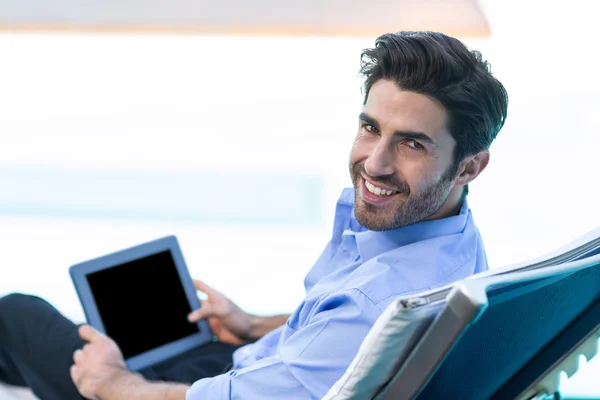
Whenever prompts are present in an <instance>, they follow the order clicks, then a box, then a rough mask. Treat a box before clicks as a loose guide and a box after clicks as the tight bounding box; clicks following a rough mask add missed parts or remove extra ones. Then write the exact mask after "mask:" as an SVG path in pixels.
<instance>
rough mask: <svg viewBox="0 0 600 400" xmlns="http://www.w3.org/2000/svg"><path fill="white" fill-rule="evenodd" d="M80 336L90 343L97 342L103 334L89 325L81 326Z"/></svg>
mask: <svg viewBox="0 0 600 400" xmlns="http://www.w3.org/2000/svg"><path fill="white" fill-rule="evenodd" d="M79 336H80V337H81V338H82V339H83V340H85V341H87V342H90V343H93V342H97V341H98V340H101V339H102V338H103V335H102V334H101V333H100V332H98V331H97V330H95V329H94V328H92V327H91V326H89V325H81V326H80V327H79Z"/></svg>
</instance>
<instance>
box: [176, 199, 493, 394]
mask: <svg viewBox="0 0 600 400" xmlns="http://www.w3.org/2000/svg"><path fill="white" fill-rule="evenodd" d="M485 270H487V260H486V256H485V252H484V248H483V244H482V241H481V237H480V235H479V232H478V230H477V228H476V227H475V224H474V222H473V218H472V216H471V211H470V210H469V207H468V205H467V202H466V200H465V202H464V203H463V205H462V207H461V210H460V213H459V215H456V216H452V217H449V218H444V219H440V220H435V221H423V222H419V223H416V224H413V225H409V226H405V227H402V228H398V229H395V230H391V231H382V232H375V231H369V230H366V229H365V228H363V227H362V226H360V224H359V223H358V222H357V221H356V219H355V218H354V190H353V189H345V190H344V191H343V192H342V196H341V197H340V199H339V201H338V203H337V208H336V214H335V222H334V227H333V236H332V238H331V241H330V242H329V243H328V244H327V247H326V248H325V250H324V251H323V253H322V254H321V256H320V258H319V259H318V260H317V262H316V264H315V265H314V266H313V268H312V269H311V270H310V272H309V273H308V275H307V276H306V279H305V282H304V283H305V287H306V297H305V299H304V301H303V302H302V304H300V306H299V307H298V308H297V309H296V310H295V311H294V313H293V314H292V315H291V316H290V318H289V319H288V321H287V323H286V324H285V325H284V326H282V327H280V328H278V329H276V330H274V331H272V332H271V333H269V334H267V335H266V336H264V337H263V338H262V339H260V340H259V341H257V342H255V343H253V344H249V345H246V346H244V347H241V348H239V349H238V350H237V351H236V352H235V353H234V355H233V362H234V368H235V370H233V371H231V372H229V373H226V374H223V375H219V376H217V377H214V378H206V379H201V380H199V381H197V382H196V383H194V385H192V387H191V388H190V389H189V390H188V392H187V397H186V399H187V400H209V399H210V400H213V399H214V400H217V399H218V400H225V399H243V400H254V399H265V398H268V399H285V400H296V399H298V400H300V399H320V398H322V397H323V396H324V395H325V393H327V391H328V390H329V388H330V387H331V386H333V384H334V383H335V382H336V381H337V380H338V379H339V378H340V377H341V376H342V374H343V373H344V371H345V370H346V368H347V367H348V366H349V365H350V363H351V361H352V359H353V358H354V356H355V355H356V353H357V352H358V348H359V346H360V344H361V342H362V341H363V339H364V338H365V336H366V335H367V333H368V331H369V329H370V328H371V326H372V325H373V324H374V323H375V320H376V319H377V317H379V316H380V315H381V313H382V311H383V310H385V308H386V307H387V306H388V305H389V304H390V303H391V302H392V301H393V300H394V299H395V298H396V297H397V296H399V295H407V294H411V293H417V292H422V291H425V290H428V289H433V288H436V287H440V286H444V285H446V284H448V283H451V282H454V281H457V280H461V279H463V278H466V277H467V276H469V275H472V274H474V273H478V272H482V271H485Z"/></svg>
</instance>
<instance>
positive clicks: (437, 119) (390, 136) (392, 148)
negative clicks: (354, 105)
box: [350, 79, 457, 230]
mask: <svg viewBox="0 0 600 400" xmlns="http://www.w3.org/2000/svg"><path fill="white" fill-rule="evenodd" d="M455 145H456V143H455V141H454V139H453V138H452V136H451V135H450V132H449V131H448V127H447V113H446V110H445V109H444V107H443V106H442V105H441V104H440V103H438V102H436V101H435V100H432V99H431V98H429V97H427V96H425V95H422V94H418V93H414V92H408V91H404V90H400V89H398V87H397V86H396V84H395V83H393V82H390V81H387V80H383V79H381V80H379V81H377V82H375V83H374V84H373V86H371V90H370V91H369V95H368V99H367V103H366V104H365V107H364V110H363V112H362V113H361V115H360V117H359V126H358V133H357V135H356V139H355V141H354V145H353V146H352V151H351V153H350V174H351V177H352V182H353V183H354V188H355V189H356V203H355V215H356V218H357V220H358V222H359V223H360V224H361V225H362V226H364V227H366V228H368V229H371V230H389V229H395V228H399V227H401V226H405V225H409V224H412V223H415V222H418V221H421V220H424V219H427V218H429V217H431V216H432V215H433V214H435V213H436V212H437V211H438V210H439V209H440V208H441V207H442V205H444V202H445V201H446V199H447V198H448V194H449V193H450V190H451V189H452V188H453V187H454V184H455V182H454V180H455V175H456V172H457V169H456V168H455V164H454V156H453V154H454V147H455Z"/></svg>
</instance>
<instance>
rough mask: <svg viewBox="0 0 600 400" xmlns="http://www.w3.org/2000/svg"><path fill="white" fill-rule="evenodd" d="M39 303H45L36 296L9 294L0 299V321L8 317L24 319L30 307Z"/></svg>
mask: <svg viewBox="0 0 600 400" xmlns="http://www.w3.org/2000/svg"><path fill="white" fill-rule="evenodd" d="M39 302H44V303H45V301H44V300H42V299H40V298H39V297H37V296H31V295H28V294H23V293H11V294H8V295H6V296H3V297H0V320H2V319H4V318H7V317H8V316H21V317H24V316H26V315H27V313H28V310H30V309H31V306H32V305H33V304H36V303H39Z"/></svg>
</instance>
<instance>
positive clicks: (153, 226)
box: [0, 0, 600, 398]
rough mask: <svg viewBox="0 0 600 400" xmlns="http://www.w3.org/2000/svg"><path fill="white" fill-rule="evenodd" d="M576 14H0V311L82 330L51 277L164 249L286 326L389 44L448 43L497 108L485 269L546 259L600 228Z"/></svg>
mask: <svg viewBox="0 0 600 400" xmlns="http://www.w3.org/2000/svg"><path fill="white" fill-rule="evenodd" d="M288 3H289V4H288ZM595 4H596V3H595V2H591V1H584V0H571V1H568V2H567V1H555V2H553V1H538V0H530V1H523V0H521V1H515V0H504V1H493V0H480V1H475V0H452V1H441V0H439V1H435V0H427V1H416V0H398V1H397V2H393V3H392V2H389V1H384V0H381V1H373V2H366V1H365V2H359V1H341V0H337V1H328V2H319V1H310V2H295V3H292V2H281V1H279V2H277V1H274V0H271V1H268V0H262V1H254V2H241V1H240V0H237V1H233V0H228V1H222V2H219V3H218V4H217V3H216V2H214V3H213V2H211V3H209V2H206V1H196V2H192V1H184V0H181V1H177V2H159V1H143V2H142V1H141V0H129V1H126V2H123V1H100V0H90V1H87V2H79V1H75V0H61V1H56V2H53V5H52V6H51V7H50V6H48V5H45V6H44V5H42V3H40V2H37V1H33V0H31V1H29V0H20V1H16V0H15V1H13V0H4V1H3V2H0V250H1V251H0V295H2V294H6V293H10V292H15V291H18V292H25V293H32V294H37V295H39V296H41V297H44V298H46V299H47V300H48V301H50V302H51V303H52V304H54V305H55V306H56V307H57V308H58V309H59V310H61V311H62V312H64V313H65V314H66V315H67V316H68V317H70V318H72V319H73V320H75V321H83V319H84V317H83V312H82V310H81V307H80V306H79V301H78V299H77V296H76V293H75V291H74V289H73V286H72V283H71V280H70V278H69V275H68V268H69V266H70V265H72V264H74V263H78V262H81V261H84V260H87V259H90V258H93V257H97V256H100V255H103V254H105V253H108V252H112V251H116V250H119V249H122V248H125V247H129V246H132V245H135V244H138V243H141V242H144V241H147V240H151V239H155V238H158V237H162V236H166V235H170V234H175V235H177V237H178V238H179V241H180V244H181V246H182V249H183V252H184V255H185V258H186V261H187V264H188V267H189V268H190V270H191V272H192V275H193V276H195V277H197V278H200V279H203V280H205V281H206V282H207V283H209V284H211V285H213V286H214V287H216V288H218V289H220V290H221V291H222V292H224V293H225V294H226V295H228V296H230V297H231V298H232V299H233V300H234V301H236V302H238V303H239V304H240V305H241V306H242V307H244V308H245V309H247V310H248V311H250V312H254V313H258V314H270V313H278V312H290V311H291V310H293V309H294V308H295V307H296V305H297V304H298V303H299V302H300V301H301V300H302V298H303V293H304V290H303V286H302V283H303V277H304V275H305V274H306V272H307V271H308V270H309V269H310V267H311V266H312V264H313V262H314V261H315V260H316V258H317V257H318V256H319V254H320V252H321V251H322V249H323V247H324V245H325V244H326V243H327V241H328V239H329V237H330V234H331V227H332V221H333V210H334V206H335V201H336V199H337V197H338V196H339V194H340V192H341V190H342V188H343V187H346V186H350V180H349V177H348V172H347V157H348V152H349V150H350V146H351V143H352V140H353V137H354V134H355V132H356V125H357V116H358V113H359V112H360V108H361V101H362V94H361V90H360V89H361V83H362V82H361V80H360V79H359V77H358V75H357V72H358V68H359V55H360V52H361V50H362V49H363V48H366V47H371V46H372V45H373V44H374V40H375V38H376V37H377V36H379V34H381V33H385V32H391V31H399V30H419V29H427V30H436V31H442V32H445V33H448V34H451V35H454V36H457V37H458V38H460V39H462V40H463V41H464V42H465V43H466V44H467V45H468V46H469V47H470V48H472V49H477V50H480V51H481V52H482V53H483V55H484V58H485V59H487V60H488V61H489V62H490V63H491V65H492V70H493V72H494V74H495V75H496V76H497V77H498V78H499V79H500V80H501V81H502V82H503V83H504V85H505V87H506V88H507V91H508V93H509V99H510V106H509V114H508V119H507V123H506V125H505V127H504V129H503V130H502V131H501V132H500V134H499V136H498V138H497V140H496V141H495V142H494V144H493V145H492V148H491V153H492V159H491V163H490V165H489V167H488V169H487V170H486V171H485V172H484V173H483V174H482V175H481V176H480V177H479V179H477V180H476V181H475V183H473V184H472V185H470V186H471V189H470V194H469V197H468V199H469V204H470V206H471V209H472V210H473V214H474V217H475V220H476V222H477V224H478V226H479V229H480V231H481V233H482V236H483V238H484V241H485V245H486V248H487V253H488V258H489V261H490V265H491V267H492V268H497V267H502V266H506V265H509V264H512V263H516V262H520V261H525V260H529V259H532V258H536V257H538V256H540V255H542V254H544V253H547V252H550V251H553V250H556V249H557V248H559V247H561V246H563V245H565V244H567V243H568V242H570V241H572V240H574V239H576V238H577V237H578V236H580V235H582V234H584V233H586V232H587V231H589V230H592V229H594V228H596V227H597V226H598V225H599V223H600V209H599V208H598V207H596V204H597V200H596V196H595V195H596V193H597V191H598V190H597V187H596V186H597V178H596V174H597V172H598V171H599V169H598V167H597V165H596V163H595V161H596V158H597V148H598V145H600V139H599V138H598V132H597V131H598V128H597V118H598V113H599V110H600V92H599V89H600V79H599V78H598V71H597V69H598V67H597V66H598V64H599V62H600V55H599V53H598V50H597V48H598V46H597V43H596V38H597V37H598V36H597V32H596V25H595V24H597V18H596V15H597V12H596V10H595ZM594 49H596V50H594ZM139 284H140V285H143V284H144V282H143V278H141V279H140V282H139ZM598 374H600V357H599V358H596V359H594V360H593V361H591V362H590V363H589V364H588V365H585V363H583V364H582V365H581V369H580V372H579V373H578V374H576V375H575V376H574V377H573V378H571V379H570V380H568V381H566V382H565V383H564V385H563V394H564V395H565V397H567V398H600V386H598V385H597V383H596V382H595V379H597V378H596V377H597V376H598Z"/></svg>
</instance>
